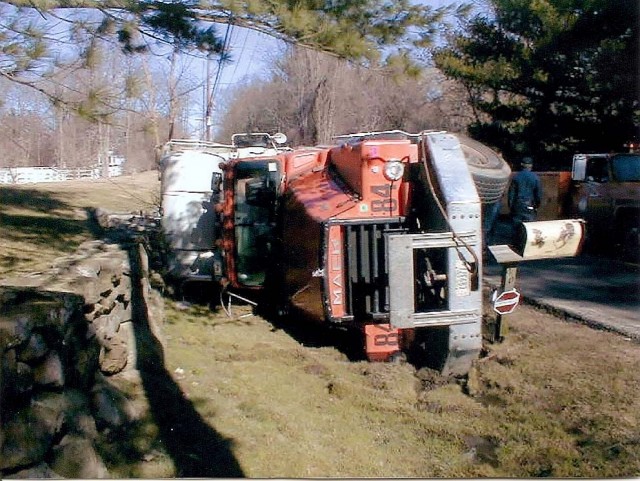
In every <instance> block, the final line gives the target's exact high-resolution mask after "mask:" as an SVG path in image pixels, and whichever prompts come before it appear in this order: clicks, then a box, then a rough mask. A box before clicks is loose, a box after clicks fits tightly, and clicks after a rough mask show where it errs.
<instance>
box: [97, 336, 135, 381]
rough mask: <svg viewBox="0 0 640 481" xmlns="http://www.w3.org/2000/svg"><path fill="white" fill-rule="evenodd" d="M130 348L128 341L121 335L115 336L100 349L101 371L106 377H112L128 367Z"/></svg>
mask: <svg viewBox="0 0 640 481" xmlns="http://www.w3.org/2000/svg"><path fill="white" fill-rule="evenodd" d="M127 361H128V348H127V340H126V339H122V337H121V335H120V336H118V335H115V336H114V337H113V338H111V339H109V341H108V342H107V343H105V345H103V346H102V348H101V349H100V358H99V363H100V371H101V372H102V373H103V374H106V375H112V374H116V373H119V372H120V371H122V370H123V369H124V368H125V366H126V365H127Z"/></svg>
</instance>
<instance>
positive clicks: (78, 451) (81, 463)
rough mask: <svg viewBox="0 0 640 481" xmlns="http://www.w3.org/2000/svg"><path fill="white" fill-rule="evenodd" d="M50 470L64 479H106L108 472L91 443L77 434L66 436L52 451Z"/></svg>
mask: <svg viewBox="0 0 640 481" xmlns="http://www.w3.org/2000/svg"><path fill="white" fill-rule="evenodd" d="M51 468H52V469H53V470H54V471H55V472H56V473H60V474H61V475H62V476H64V477H65V478H76V479H77V478H84V479H89V478H93V479H95V478H108V477H109V471H108V470H107V468H106V466H105V465H104V462H103V461H102V459H100V457H99V456H98V454H97V453H96V450H95V448H94V446H93V442H91V441H90V440H88V439H86V438H84V437H82V436H79V435H77V434H67V435H66V436H65V437H64V438H62V440H61V441H60V444H58V445H57V446H56V447H55V448H54V449H53V461H52V462H51Z"/></svg>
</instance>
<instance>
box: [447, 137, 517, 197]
mask: <svg viewBox="0 0 640 481" xmlns="http://www.w3.org/2000/svg"><path fill="white" fill-rule="evenodd" d="M455 136H456V137H457V138H458V140H459V141H460V146H461V147H462V151H463V152H464V156H465V159H466V161H467V165H468V166H469V171H470V172H471V176H472V177H473V181H474V183H475V184H476V189H477V190H478V196H479V197H480V200H481V201H482V202H483V203H490V202H495V201H498V200H500V199H501V198H502V196H503V194H504V192H505V190H506V189H507V186H508V185H509V179H510V178H511V168H510V167H509V164H507V163H506V162H505V161H504V159H502V157H500V156H499V155H498V154H497V153H496V152H494V151H493V150H492V149H490V148H489V147H487V146H486V145H484V144H481V143H480V142H478V141H477V140H473V139H471V138H469V137H467V136H466V135H462V134H455Z"/></svg>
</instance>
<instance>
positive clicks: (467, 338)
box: [440, 323, 482, 376]
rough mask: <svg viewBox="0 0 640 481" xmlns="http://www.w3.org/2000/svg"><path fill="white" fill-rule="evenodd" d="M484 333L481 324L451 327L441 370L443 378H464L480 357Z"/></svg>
mask: <svg viewBox="0 0 640 481" xmlns="http://www.w3.org/2000/svg"><path fill="white" fill-rule="evenodd" d="M481 349H482V333H481V326H480V323H473V324H458V325H454V326H449V339H448V349H447V355H446V356H445V358H444V362H443V365H442V368H441V370H440V372H441V374H442V375H443V376H464V375H466V374H467V373H468V372H469V370H470V369H471V365H472V363H473V361H475V360H476V359H478V357H479V356H480V350H481Z"/></svg>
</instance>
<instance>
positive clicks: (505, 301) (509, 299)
mask: <svg viewBox="0 0 640 481" xmlns="http://www.w3.org/2000/svg"><path fill="white" fill-rule="evenodd" d="M519 303H520V293H519V292H518V291H516V290H515V289H513V290H510V291H505V292H503V293H502V294H500V295H499V296H498V297H496V300H495V301H493V310H494V311H496V312H497V313H498V314H511V313H512V312H513V311H514V309H515V308H516V307H518V304H519Z"/></svg>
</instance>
